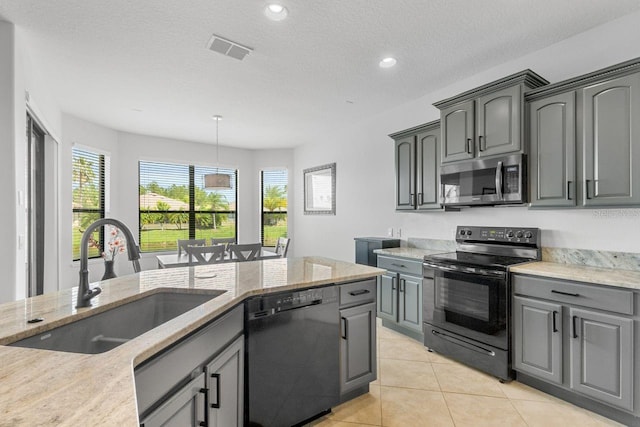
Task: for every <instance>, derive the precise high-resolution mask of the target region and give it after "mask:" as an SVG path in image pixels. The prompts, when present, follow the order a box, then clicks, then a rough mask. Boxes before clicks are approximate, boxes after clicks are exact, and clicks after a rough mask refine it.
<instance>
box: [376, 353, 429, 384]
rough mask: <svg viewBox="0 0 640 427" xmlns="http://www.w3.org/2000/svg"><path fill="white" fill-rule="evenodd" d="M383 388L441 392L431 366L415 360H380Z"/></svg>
mask: <svg viewBox="0 0 640 427" xmlns="http://www.w3.org/2000/svg"><path fill="white" fill-rule="evenodd" d="M378 362H379V363H380V384H381V385H383V386H392V387H406V388H416V389H421V390H437V391H440V387H439V386H438V381H437V379H436V376H435V374H434V373H433V369H432V368H431V364H430V363H427V362H416V361H413V360H393V359H379V360H378Z"/></svg>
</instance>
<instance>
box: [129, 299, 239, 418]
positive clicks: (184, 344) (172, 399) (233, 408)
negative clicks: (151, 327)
mask: <svg viewBox="0 0 640 427" xmlns="http://www.w3.org/2000/svg"><path fill="white" fill-rule="evenodd" d="M243 329H244V310H243V307H242V305H240V306H238V307H236V308H234V309H232V310H231V311H229V312H228V313H226V314H224V315H223V316H222V317H220V318H218V319H216V320H214V321H213V322H212V323H210V324H209V325H206V326H204V327H202V328H200V329H199V330H197V331H195V332H193V333H192V334H190V335H189V336H187V337H185V338H184V339H183V340H182V341H181V342H180V343H178V344H177V345H175V346H173V347H170V348H168V349H166V350H165V351H162V352H160V353H159V354H157V355H156V356H153V357H152V358H150V359H149V360H147V361H145V362H143V363H142V364H141V365H139V366H137V367H136V368H135V370H134V375H135V385H136V398H137V404H138V413H139V414H140V417H141V418H140V420H141V421H140V423H141V425H143V426H145V427H149V426H155V425H158V426H160V425H161V426H192V425H193V426H207V425H210V426H220V425H224V426H235V425H242V420H243V418H242V416H243V410H244V403H243V390H244V383H243V372H244V367H243V357H244V349H243V345H244V335H243ZM212 374H214V375H215V376H214V377H212V376H211V375H212ZM216 377H217V378H216ZM205 404H206V406H207V407H205ZM212 404H213V405H215V406H219V408H213V407H212V406H211V405H212Z"/></svg>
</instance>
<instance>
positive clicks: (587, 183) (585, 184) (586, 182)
mask: <svg viewBox="0 0 640 427" xmlns="http://www.w3.org/2000/svg"><path fill="white" fill-rule="evenodd" d="M590 182H591V180H590V179H585V180H584V189H585V193H587V194H586V197H587V199H590V198H591V196H589V187H590V185H589V183H590Z"/></svg>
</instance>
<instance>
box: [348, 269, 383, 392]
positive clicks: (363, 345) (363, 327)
mask: <svg viewBox="0 0 640 427" xmlns="http://www.w3.org/2000/svg"><path fill="white" fill-rule="evenodd" d="M339 290H340V395H341V400H342V401H346V400H349V399H350V398H353V397H355V396H357V395H359V394H362V393H366V392H367V391H369V383H370V382H371V381H375V379H376V378H377V358H376V280H375V279H369V280H361V281H357V282H352V283H346V284H343V285H340V288H339Z"/></svg>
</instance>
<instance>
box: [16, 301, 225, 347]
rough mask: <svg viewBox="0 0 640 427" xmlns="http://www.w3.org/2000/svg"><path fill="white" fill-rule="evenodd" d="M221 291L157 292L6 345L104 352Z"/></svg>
mask: <svg viewBox="0 0 640 427" xmlns="http://www.w3.org/2000/svg"><path fill="white" fill-rule="evenodd" d="M223 292H224V291H215V292H211V293H207V294H193V293H176V292H159V293H156V294H153V295H149V296H147V297H143V298H140V299H138V300H135V301H132V302H129V303H127V304H123V305H121V306H118V307H115V308H112V309H110V310H107V311H104V312H102V313H99V314H96V315H94V316H90V317H86V318H84V319H81V320H77V321H75V322H73V323H69V324H68V325H64V326H60V327H58V328H55V329H51V330H50V331H46V332H43V333H41V334H39V335H35V336H32V337H29V338H25V339H23V340H20V341H16V342H14V343H12V344H9V345H11V346H16V347H29V348H39V349H44V350H56V351H67V352H71V353H85V354H96V353H104V352H105V351H109V350H111V349H113V348H115V347H117V346H119V345H120V344H122V343H125V342H127V341H129V340H130V339H132V338H135V337H137V336H139V335H142V334H144V333H145V332H147V331H149V330H151V329H153V328H155V327H156V326H159V325H161V324H163V323H165V322H167V321H169V320H171V319H173V318H174V317H177V316H179V315H181V314H183V313H186V312H187V311H189V310H191V309H192V308H195V307H197V306H199V305H201V304H204V303H205V302H207V301H209V300H211V299H213V298H215V297H217V296H219V295H220V294H222V293H223Z"/></svg>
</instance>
